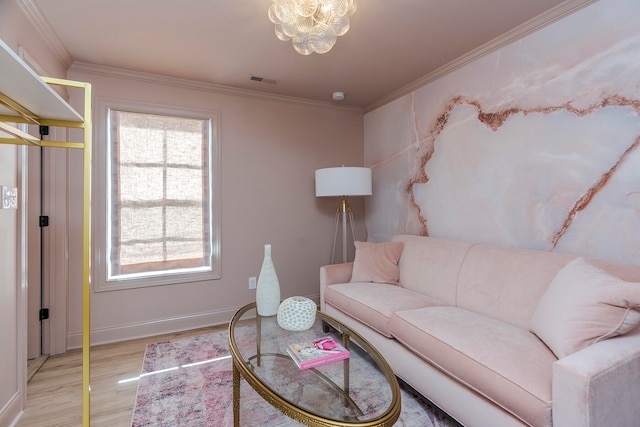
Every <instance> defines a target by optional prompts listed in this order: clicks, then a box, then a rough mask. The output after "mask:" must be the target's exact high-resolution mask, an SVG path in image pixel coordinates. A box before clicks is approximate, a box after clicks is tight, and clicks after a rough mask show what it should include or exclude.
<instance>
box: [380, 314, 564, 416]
mask: <svg viewBox="0 0 640 427" xmlns="http://www.w3.org/2000/svg"><path fill="white" fill-rule="evenodd" d="M389 328H390V331H391V334H392V335H393V336H394V337H395V338H397V339H398V340H399V341H401V342H402V343H403V344H404V345H405V346H407V347H409V348H410V349H411V350H412V351H414V352H415V353H416V354H418V355H419V356H420V357H422V358H423V359H425V360H426V361H428V362H429V363H431V364H433V365H435V366H436V367H438V368H439V369H441V370H442V371H443V372H445V373H447V374H448V375H450V376H452V377H453V378H455V379H456V380H458V381H460V382H462V383H463V384H465V385H467V386H468V387H470V388H472V389H473V390H475V391H477V392H478V393H480V394H482V395H483V396H485V397H486V398H488V399H489V400H491V401H493V402H494V403H496V404H497V405H499V406H501V407H502V408H504V409H506V410H507V411H509V412H511V413H512V414H513V415H515V416H516V417H518V418H520V419H521V420H522V421H524V422H525V423H527V424H529V425H532V426H548V425H551V406H552V405H551V383H552V365H553V363H554V362H555V361H556V360H557V358H556V357H555V355H554V354H553V353H552V352H551V351H550V350H549V349H548V348H547V346H545V345H544V343H543V342H542V341H540V340H539V339H538V338H537V337H536V336H535V335H534V334H532V333H531V332H529V331H527V330H524V329H521V328H518V327H516V326H513V325H510V324H507V323H504V322H502V321H499V320H496V319H492V318H489V317H486V316H483V315H480V314H476V313H473V312H471V311H467V310H464V309H461V308H456V307H427V308H420V309H414V310H408V311H398V312H396V313H395V314H394V315H393V316H392V318H391V322H390V326H389Z"/></svg>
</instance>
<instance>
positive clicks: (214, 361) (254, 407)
mask: <svg viewBox="0 0 640 427" xmlns="http://www.w3.org/2000/svg"><path fill="white" fill-rule="evenodd" d="M232 387H233V383H232V372H231V356H230V354H229V346H228V341H227V332H226V331H222V332H215V333H211V334H205V335H200V336H196V337H192V338H184V339H179V340H175V341H167V342H160V343H155V344H149V345H147V348H146V351H145V356H144V362H143V365H142V373H141V375H140V380H139V383H138V392H137V396H136V403H135V408H134V411H133V417H132V423H131V425H132V427H143V426H162V427H176V426H180V427H208V426H215V427H226V426H233V406H232V402H231V393H232ZM401 393H402V413H401V415H400V419H399V420H398V422H397V423H396V424H395V425H396V426H405V427H431V426H433V427H453V426H457V425H458V424H456V423H455V422H453V421H451V420H449V419H447V418H446V417H445V416H444V415H442V414H441V413H439V412H437V411H436V410H434V409H432V408H431V407H430V406H429V404H428V403H427V402H426V401H425V400H424V399H421V398H420V396H418V395H416V394H415V392H413V391H412V390H410V389H409V388H408V387H405V386H404V385H401ZM240 402H241V407H240V411H241V415H240V418H241V421H242V422H241V424H242V425H243V426H259V425H269V426H274V427H284V426H300V425H302V424H300V423H298V422H296V421H293V420H291V419H290V418H288V417H286V416H285V415H283V414H282V413H280V412H279V411H278V410H277V409H275V408H273V407H272V406H271V405H269V404H268V403H267V402H265V401H264V400H263V399H262V398H261V397H260V396H259V395H258V394H257V393H256V392H255V391H254V390H253V389H252V388H251V386H249V385H248V384H247V383H246V382H245V381H244V380H242V382H241V398H240Z"/></svg>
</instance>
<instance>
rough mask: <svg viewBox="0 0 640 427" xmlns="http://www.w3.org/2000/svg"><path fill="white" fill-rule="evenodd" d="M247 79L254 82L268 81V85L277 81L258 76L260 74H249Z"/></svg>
mask: <svg viewBox="0 0 640 427" xmlns="http://www.w3.org/2000/svg"><path fill="white" fill-rule="evenodd" d="M249 80H251V81H254V82H259V83H268V84H270V85H274V84H276V83H278V81H277V80H274V79H267V78H265V77H260V76H251V77H249Z"/></svg>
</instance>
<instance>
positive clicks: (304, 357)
mask: <svg viewBox="0 0 640 427" xmlns="http://www.w3.org/2000/svg"><path fill="white" fill-rule="evenodd" d="M287 352H288V353H289V356H291V358H292V359H293V361H294V362H295V363H296V365H298V367H299V368H300V369H309V368H313V367H316V366H322V365H326V364H327V363H333V362H337V361H339V360H344V359H348V358H349V356H350V353H349V350H347V349H346V348H344V346H343V345H342V344H340V342H338V340H336V339H335V338H333V337H330V336H326V337H322V338H318V339H317V340H314V341H309V342H304V343H296V344H291V345H289V348H287Z"/></svg>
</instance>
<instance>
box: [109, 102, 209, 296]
mask: <svg viewBox="0 0 640 427" xmlns="http://www.w3.org/2000/svg"><path fill="white" fill-rule="evenodd" d="M105 111H106V125H105V130H106V143H107V144H106V145H107V147H106V148H107V150H106V151H107V152H106V154H107V155H106V158H107V159H108V161H107V164H106V168H105V171H106V182H105V184H106V215H105V225H106V236H105V245H104V249H105V251H104V253H105V255H106V260H104V268H103V269H102V270H103V274H104V275H105V276H106V280H105V281H104V283H102V284H98V286H97V290H109V289H113V288H128V287H139V286H150V285H156V284H168V283H179V282H185V281H194V280H204V279H207V278H218V277H219V272H218V270H219V267H218V265H219V262H218V241H217V240H218V232H217V226H216V224H217V214H216V212H218V209H217V208H218V206H217V203H215V205H216V206H214V180H213V177H214V176H215V174H214V173H213V172H214V168H216V169H217V163H216V162H215V159H214V154H217V149H214V139H216V140H217V132H216V130H215V129H217V123H215V120H214V118H211V117H209V118H202V117H194V116H189V115H167V114H165V113H158V112H154V111H151V112H149V111H133V109H125V108H116V107H112V106H110V107H106V108H105ZM216 142H217V141H216ZM216 147H217V144H216ZM99 282H100V281H99Z"/></svg>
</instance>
